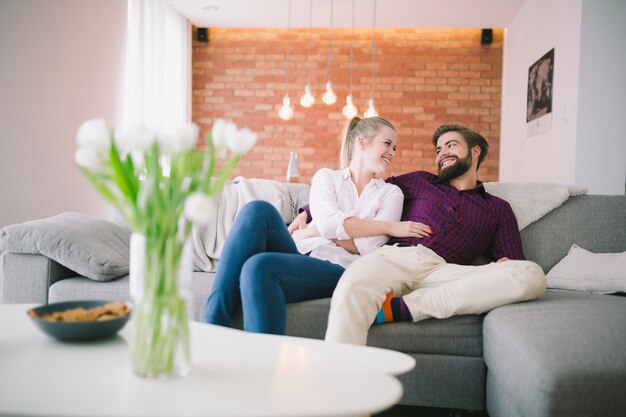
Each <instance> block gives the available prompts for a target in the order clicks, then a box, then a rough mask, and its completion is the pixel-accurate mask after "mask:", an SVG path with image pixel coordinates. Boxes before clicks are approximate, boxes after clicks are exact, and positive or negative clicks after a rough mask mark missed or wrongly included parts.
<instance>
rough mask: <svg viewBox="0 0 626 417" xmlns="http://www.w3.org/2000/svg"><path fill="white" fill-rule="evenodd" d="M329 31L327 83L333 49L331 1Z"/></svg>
mask: <svg viewBox="0 0 626 417" xmlns="http://www.w3.org/2000/svg"><path fill="white" fill-rule="evenodd" d="M329 29H330V31H329V32H328V81H330V75H331V51H332V49H333V0H330V27H329Z"/></svg>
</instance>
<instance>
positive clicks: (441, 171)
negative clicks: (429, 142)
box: [435, 132, 473, 181]
mask: <svg viewBox="0 0 626 417" xmlns="http://www.w3.org/2000/svg"><path fill="white" fill-rule="evenodd" d="M435 153H436V154H437V156H436V157H435V163H436V164H437V174H438V176H439V178H441V179H442V180H444V181H450V180H452V179H454V178H457V177H460V176H461V175H463V174H465V173H466V172H467V171H469V169H470V168H471V167H472V162H473V158H472V154H471V152H470V151H469V148H468V146H467V142H466V141H465V138H463V136H462V135H461V134H460V133H459V132H448V133H444V134H443V135H441V137H440V138H439V140H437V148H436V149H435Z"/></svg>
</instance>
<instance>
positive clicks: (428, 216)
mask: <svg viewBox="0 0 626 417" xmlns="http://www.w3.org/2000/svg"><path fill="white" fill-rule="evenodd" d="M387 182H389V183H391V184H395V185H397V186H398V187H400V189H401V190H402V192H403V193H404V207H403V209H402V220H403V221H407V220H410V221H414V222H420V223H423V224H425V225H428V226H430V228H431V229H432V231H433V233H432V234H431V235H430V236H428V237H425V238H391V240H389V242H387V244H389V245H393V244H395V243H397V244H398V245H399V246H416V245H418V244H420V245H424V246H426V247H428V248H430V249H432V250H433V251H434V252H435V253H436V254H437V255H439V256H441V257H442V258H444V259H445V260H446V262H448V263H455V264H461V265H467V264H470V263H472V261H474V260H475V259H476V258H478V257H479V256H480V255H482V254H483V253H486V252H488V253H489V254H490V255H491V257H492V258H493V259H494V260H497V259H500V258H502V257H507V258H509V259H526V258H525V257H524V251H523V249H522V240H521V237H520V234H519V229H518V226H517V219H516V218H515V215H514V214H513V211H512V210H511V206H510V205H509V203H507V202H506V201H504V200H502V199H501V198H498V197H495V196H493V195H491V194H488V193H487V192H486V191H485V188H484V187H483V185H482V183H480V182H479V183H478V186H477V187H476V188H473V189H471V190H465V191H459V190H458V189H456V188H455V187H453V186H452V185H450V184H448V183H447V182H445V181H442V180H440V179H439V178H438V177H437V176H435V175H433V174H431V173H429V172H425V171H416V172H411V173H408V174H404V175H400V176H398V177H391V178H388V179H387Z"/></svg>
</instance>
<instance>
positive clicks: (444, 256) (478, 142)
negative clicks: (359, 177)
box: [290, 125, 546, 345]
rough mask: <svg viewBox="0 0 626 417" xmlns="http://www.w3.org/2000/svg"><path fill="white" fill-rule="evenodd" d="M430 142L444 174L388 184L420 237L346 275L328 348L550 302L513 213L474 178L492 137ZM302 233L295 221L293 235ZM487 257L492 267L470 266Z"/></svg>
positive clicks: (444, 129) (449, 133)
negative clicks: (377, 329)
mask: <svg viewBox="0 0 626 417" xmlns="http://www.w3.org/2000/svg"><path fill="white" fill-rule="evenodd" d="M432 139H433V145H434V147H435V153H436V157H435V163H436V165H437V168H438V175H433V174H431V173H429V172H425V171H415V172H411V173H408V174H404V175H400V176H398V177H391V178H389V179H387V182H390V183H392V184H395V185H397V186H398V187H400V189H401V190H402V192H403V193H404V206H403V212H402V220H403V221H409V222H412V223H410V227H411V228H413V230H414V237H410V238H392V239H391V240H390V241H389V242H388V244H387V245H385V246H383V247H381V248H379V249H378V250H376V251H374V252H372V253H370V254H367V255H364V256H362V257H361V258H360V259H358V260H357V261H355V262H353V263H352V264H351V265H350V266H349V267H348V268H347V269H346V271H345V272H344V274H343V275H342V277H341V279H340V280H339V284H338V285H337V288H336V289H335V292H334V293H333V297H332V301H331V308H330V314H329V319H328V328H327V331H326V340H330V341H335V342H344V343H353V344H359V345H364V344H365V343H366V341H367V332H368V330H369V328H370V326H371V325H372V323H384V322H390V321H414V322H416V321H420V320H424V319H427V318H431V317H435V318H439V319H442V318H447V317H450V316H452V315H456V314H480V313H484V312H487V311H489V310H491V309H493V308H496V307H499V306H502V305H505V304H510V303H514V302H519V301H527V300H532V299H534V298H537V297H539V296H540V295H541V294H543V293H544V291H545V289H546V278H545V275H544V272H543V270H542V269H541V267H540V266H539V265H537V264H535V263H533V262H530V261H526V260H525V257H524V252H523V249H522V241H521V237H520V234H519V229H518V226H517V220H516V219H515V215H514V214H513V211H512V210H511V206H510V205H509V204H508V203H507V202H506V201H504V200H502V199H500V198H498V197H495V196H493V195H490V194H488V193H487V192H486V191H485V189H484V187H483V185H482V183H481V182H480V181H478V179H477V171H478V168H479V166H480V164H481V162H482V161H483V159H484V158H485V157H486V156H487V152H488V149H489V145H488V143H487V141H486V140H485V138H484V137H483V136H482V135H480V134H479V133H477V132H474V131H472V130H470V129H468V128H466V127H463V126H459V125H443V126H440V127H439V128H438V129H437V130H436V131H435V132H434V133H433V137H432ZM303 215H304V213H303ZM298 220H300V221H301V220H302V217H300V219H298ZM357 220H358V219H354V218H352V219H351V221H357ZM305 221H306V220H305ZM297 227H301V224H300V225H299V223H298V222H297V221H296V222H295V224H292V225H291V226H290V230H294V229H295V228H297ZM355 237H358V236H355ZM485 253H488V254H489V255H490V256H491V257H492V259H493V260H494V261H495V262H492V263H490V264H487V265H480V266H474V265H470V264H471V263H472V262H473V261H474V260H475V259H476V258H478V257H479V256H480V255H483V254H485Z"/></svg>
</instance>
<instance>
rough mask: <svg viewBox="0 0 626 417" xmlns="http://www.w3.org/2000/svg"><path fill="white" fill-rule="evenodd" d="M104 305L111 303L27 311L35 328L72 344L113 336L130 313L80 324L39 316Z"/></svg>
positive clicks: (71, 303)
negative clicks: (45, 318) (50, 319)
mask: <svg viewBox="0 0 626 417" xmlns="http://www.w3.org/2000/svg"><path fill="white" fill-rule="evenodd" d="M105 304H111V301H67V302H63V303H53V304H47V305H43V306H40V307H36V308H33V309H31V310H29V311H28V315H29V317H30V318H31V319H32V320H33V322H34V323H35V325H36V326H37V327H39V328H40V329H41V330H42V331H43V332H44V333H47V334H48V335H50V336H52V337H54V338H56V339H59V340H65V341H74V342H78V341H87V340H98V339H104V338H107V337H111V336H114V335H115V334H116V333H117V332H118V331H119V330H120V329H121V328H122V327H124V325H125V324H126V322H127V321H128V318H129V317H130V313H129V314H126V315H125V316H121V317H119V318H115V319H111V320H103V321H82V322H57V321H49V320H43V319H41V318H40V316H42V315H44V314H50V313H55V312H57V311H65V310H69V309H72V308H78V307H82V308H84V309H89V308H94V307H99V306H102V305H105Z"/></svg>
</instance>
